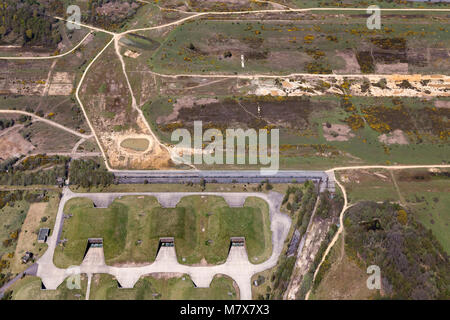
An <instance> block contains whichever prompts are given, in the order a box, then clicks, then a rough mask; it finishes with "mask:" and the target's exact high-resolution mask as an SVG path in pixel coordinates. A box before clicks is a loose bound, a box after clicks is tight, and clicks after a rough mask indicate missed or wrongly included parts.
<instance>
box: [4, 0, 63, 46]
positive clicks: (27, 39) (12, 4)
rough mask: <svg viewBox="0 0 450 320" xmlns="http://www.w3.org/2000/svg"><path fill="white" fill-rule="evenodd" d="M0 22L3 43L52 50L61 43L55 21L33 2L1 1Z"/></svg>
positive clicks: (43, 8)
mask: <svg viewBox="0 0 450 320" xmlns="http://www.w3.org/2000/svg"><path fill="white" fill-rule="evenodd" d="M0 21H1V25H0V42H3V43H5V42H6V43H16V44H19V45H32V46H44V47H51V48H54V47H56V45H57V44H58V43H59V42H60V41H61V35H60V34H59V31H58V29H57V27H56V26H55V23H56V22H57V21H56V20H55V19H54V18H52V17H51V16H50V15H49V14H48V12H47V11H46V8H45V7H44V6H43V5H41V4H40V3H39V2H38V1H35V0H1V1H0ZM6 39H7V40H6Z"/></svg>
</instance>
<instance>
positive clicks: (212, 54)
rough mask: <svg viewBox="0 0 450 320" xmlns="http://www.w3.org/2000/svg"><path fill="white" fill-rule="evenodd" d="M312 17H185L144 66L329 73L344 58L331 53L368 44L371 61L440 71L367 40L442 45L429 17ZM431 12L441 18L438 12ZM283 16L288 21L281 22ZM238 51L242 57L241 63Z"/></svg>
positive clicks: (414, 46)
mask: <svg viewBox="0 0 450 320" xmlns="http://www.w3.org/2000/svg"><path fill="white" fill-rule="evenodd" d="M317 16H318V17H314V16H312V15H311V16H308V15H307V16H306V17H302V19H297V20H295V17H287V16H286V15H280V16H279V17H278V18H276V19H275V21H258V22H256V21H245V20H241V21H239V20H238V19H236V20H231V21H223V20H221V18H220V19H216V20H214V18H210V19H207V20H197V21H193V22H189V23H186V24H184V25H182V26H179V27H178V28H175V29H174V31H172V32H171V33H170V35H169V36H168V37H167V38H166V39H165V40H164V42H163V43H162V45H161V47H160V48H159V49H158V50H157V51H156V52H155V54H154V55H153V56H152V58H151V59H150V67H151V68H152V69H154V70H155V71H156V72H161V73H174V74H179V73H188V72H196V73H199V74H201V73H205V74H206V73H217V72H221V73H227V74H232V73H243V72H244V73H276V74H280V73H293V72H308V73H331V70H333V71H338V72H339V71H342V70H345V69H346V68H347V67H348V68H349V66H347V65H346V60H345V58H343V57H342V56H341V55H338V54H336V52H339V51H341V53H343V52H344V51H345V50H347V49H354V50H356V51H361V50H363V51H361V52H367V51H366V50H369V51H370V50H371V49H373V51H374V55H373V56H374V57H375V58H374V61H373V62H374V63H379V64H384V63H394V62H402V63H403V62H404V63H408V64H409V69H410V71H413V70H414V71H415V72H417V71H418V70H422V71H425V70H427V71H428V72H433V70H434V71H435V72H439V70H440V69H439V65H438V64H436V63H435V62H436V61H433V60H429V61H427V63H426V66H418V64H417V63H416V62H415V61H414V59H412V58H411V57H409V56H408V57H406V56H404V53H405V52H404V50H403V48H396V47H395V46H390V47H389V48H388V49H390V50H391V51H392V52H393V53H394V55H391V54H392V52H390V54H386V52H385V51H383V50H386V49H387V48H386V47H383V50H380V47H377V45H376V44H375V43H374V42H373V39H375V38H382V37H386V38H389V39H403V40H402V41H404V42H405V43H407V46H408V48H409V49H411V50H412V51H414V52H420V51H421V50H422V49H423V48H428V47H430V48H434V47H437V48H441V47H445V42H446V41H447V42H448V39H449V36H448V33H446V32H445V28H442V26H441V24H440V23H429V21H430V20H429V17H426V18H425V17H421V18H419V17H417V16H412V15H411V16H409V15H408V14H406V15H404V16H402V20H400V19H399V18H400V16H399V15H384V19H383V28H381V29H380V30H368V29H367V26H366V20H367V17H366V16H365V15H364V16H363V17H361V13H360V15H353V16H352V19H351V20H348V19H347V17H346V18H337V17H336V15H335V14H333V15H327V14H326V13H323V12H322V13H318V14H317ZM436 16H438V17H440V18H441V19H445V17H444V16H443V15H439V14H436ZM241 19H242V18H241ZM285 19H292V20H291V21H290V22H289V21H287V22H286V21H285ZM277 20H279V21H277ZM324 20H325V21H326V22H324ZM409 20H411V21H412V20H414V24H412V23H408V22H409ZM393 42H395V41H393ZM241 55H244V57H245V66H244V68H242V66H241ZM393 57H395V59H394V60H392V59H393ZM410 58H411V59H410ZM444 63H448V62H444ZM361 67H362V68H364V67H363V66H362V65H361ZM407 68H408V67H407ZM325 70H328V71H325ZM348 70H349V69H348ZM316 71H318V72H316ZM364 73H368V72H364Z"/></svg>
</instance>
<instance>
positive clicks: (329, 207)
mask: <svg viewBox="0 0 450 320" xmlns="http://www.w3.org/2000/svg"><path fill="white" fill-rule="evenodd" d="M343 205H344V199H343V198H342V197H341V196H340V195H335V196H333V197H332V195H331V194H330V192H329V191H328V190H325V191H324V192H323V193H321V195H320V202H319V205H318V207H317V212H316V214H317V216H319V217H321V218H322V219H326V218H328V217H330V216H336V215H338V214H339V213H340V211H341V210H342V207H343Z"/></svg>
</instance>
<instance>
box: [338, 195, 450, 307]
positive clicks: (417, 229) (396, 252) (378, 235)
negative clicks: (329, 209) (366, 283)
mask: <svg viewBox="0 0 450 320" xmlns="http://www.w3.org/2000/svg"><path fill="white" fill-rule="evenodd" d="M400 209H401V208H400V206H399V205H397V204H390V203H387V202H385V203H383V204H377V203H374V202H363V203H360V204H358V205H355V206H354V207H352V208H350V209H349V210H348V213H347V214H346V215H347V217H346V221H345V228H346V237H345V242H346V252H347V254H348V255H349V256H350V257H352V258H353V259H355V260H357V261H360V262H361V263H362V264H363V265H367V266H368V265H377V266H379V267H380V269H381V276H382V286H383V290H384V292H385V294H386V295H387V297H389V298H393V299H420V300H422V299H449V298H450V288H449V285H450V264H449V259H448V255H447V254H446V252H445V251H444V250H443V248H442V246H441V244H440V243H439V242H438V241H437V240H436V238H435V237H434V235H433V234H432V232H431V231H430V230H426V229H425V227H424V226H423V225H422V224H420V223H419V222H417V221H415V219H414V217H413V216H412V215H408V223H407V224H406V225H403V224H402V223H401V222H400V221H399V219H398V210H400ZM370 221H378V224H379V227H378V228H368V227H367V225H368V222H370Z"/></svg>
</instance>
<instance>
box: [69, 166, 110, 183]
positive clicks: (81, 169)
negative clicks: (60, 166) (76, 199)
mask: <svg viewBox="0 0 450 320" xmlns="http://www.w3.org/2000/svg"><path fill="white" fill-rule="evenodd" d="M69 179H70V184H71V185H79V186H81V187H83V188H89V187H93V186H105V187H106V186H108V185H110V184H112V183H114V174H113V173H111V172H108V171H107V170H106V169H104V168H102V167H101V166H100V164H98V163H97V162H95V161H93V160H74V161H72V163H71V165H70V170H69Z"/></svg>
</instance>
